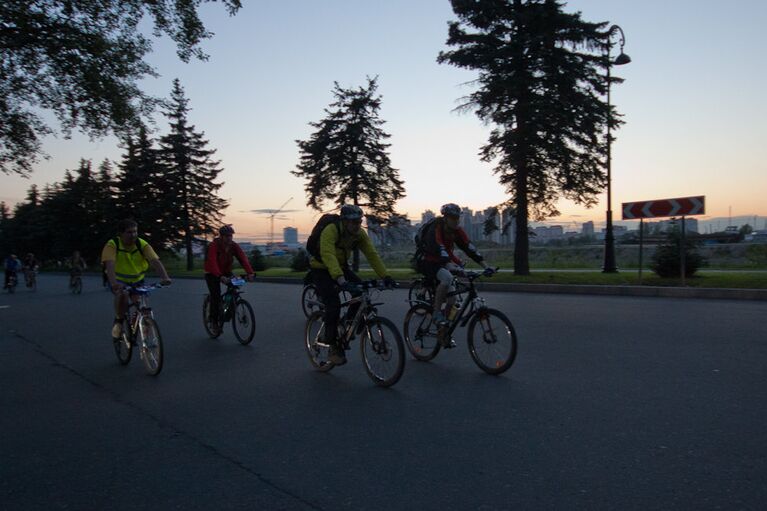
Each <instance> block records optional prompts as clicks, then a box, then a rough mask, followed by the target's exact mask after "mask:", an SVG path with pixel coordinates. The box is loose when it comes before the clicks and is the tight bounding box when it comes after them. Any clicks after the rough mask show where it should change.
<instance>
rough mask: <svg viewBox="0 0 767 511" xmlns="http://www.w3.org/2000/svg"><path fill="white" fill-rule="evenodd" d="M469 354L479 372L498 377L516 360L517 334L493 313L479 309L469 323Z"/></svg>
mask: <svg viewBox="0 0 767 511" xmlns="http://www.w3.org/2000/svg"><path fill="white" fill-rule="evenodd" d="M467 341H468V344H469V353H471V358H472V359H473V360H474V363H476V364H477V365H478V366H479V368H480V369H482V370H483V371H485V372H486V373H488V374H501V373H503V372H504V371H506V370H507V369H508V368H509V367H511V364H513V363H514V359H515V358H516V357H517V333H516V332H515V331H514V326H513V325H512V324H511V321H509V319H508V318H507V317H506V316H505V315H504V314H503V313H502V312H500V311H497V310H495V309H480V310H478V311H477V312H476V313H474V316H473V317H472V318H471V321H470V322H469V328H468V332H467Z"/></svg>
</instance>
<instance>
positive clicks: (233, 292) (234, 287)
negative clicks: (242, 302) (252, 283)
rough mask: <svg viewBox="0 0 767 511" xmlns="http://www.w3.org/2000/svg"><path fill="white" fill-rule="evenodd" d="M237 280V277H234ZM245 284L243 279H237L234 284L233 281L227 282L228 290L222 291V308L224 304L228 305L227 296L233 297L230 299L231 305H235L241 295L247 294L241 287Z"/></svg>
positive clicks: (222, 319) (222, 318)
mask: <svg viewBox="0 0 767 511" xmlns="http://www.w3.org/2000/svg"><path fill="white" fill-rule="evenodd" d="M232 280H235V279H232ZM243 285H245V281H242V280H236V281H235V283H234V284H232V282H231V281H230V282H227V284H226V291H224V292H223V293H221V308H222V309H223V308H224V305H226V302H227V296H231V299H230V301H229V303H230V305H234V304H236V303H237V300H238V299H239V298H240V295H242V294H245V291H242V290H241V289H240V288H241V287H242V286H243ZM221 312H222V314H221V322H222V323H223V322H224V314H223V312H224V311H223V310H222V311H221Z"/></svg>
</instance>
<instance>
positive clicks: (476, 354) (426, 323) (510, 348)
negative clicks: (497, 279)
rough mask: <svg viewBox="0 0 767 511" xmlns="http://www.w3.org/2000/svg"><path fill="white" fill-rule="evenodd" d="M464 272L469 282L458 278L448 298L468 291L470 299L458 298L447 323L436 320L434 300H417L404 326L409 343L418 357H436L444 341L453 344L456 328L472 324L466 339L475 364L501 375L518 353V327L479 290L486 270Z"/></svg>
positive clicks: (491, 372) (467, 297) (423, 359)
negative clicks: (516, 328) (481, 294)
mask: <svg viewBox="0 0 767 511" xmlns="http://www.w3.org/2000/svg"><path fill="white" fill-rule="evenodd" d="M463 275H464V276H465V277H466V279H467V283H463V282H461V281H459V280H458V279H457V278H455V279H454V280H453V282H454V284H455V287H456V289H455V291H452V292H450V293H448V297H453V296H455V297H459V296H461V295H462V294H463V293H465V294H467V296H466V300H463V301H461V300H460V299H458V300H456V302H455V305H454V306H453V308H454V309H455V311H454V313H451V314H449V315H448V318H447V319H448V322H447V324H446V325H437V324H436V323H435V322H434V320H433V317H432V316H433V313H434V307H433V304H432V303H431V302H426V301H416V303H415V305H413V306H412V307H410V310H408V312H407V314H406V315H405V322H404V327H403V331H404V335H405V344H406V345H407V347H408V350H409V351H410V353H411V355H412V356H413V357H414V358H415V359H417V360H421V361H428V360H432V359H433V358H434V357H436V356H437V354H438V353H439V350H440V349H441V348H442V347H443V346H442V343H441V342H440V340H442V341H443V342H445V341H446V340H450V344H452V340H453V337H452V336H453V333H454V332H455V330H456V328H458V327H459V326H461V327H467V326H468V329H467V332H466V341H467V344H468V346H469V353H470V354H471V358H472V360H474V363H476V364H477V366H479V368H480V369H482V370H483V371H485V372H486V373H488V374H501V373H503V372H505V371H506V370H508V369H509V367H511V365H512V364H513V363H514V359H515V358H516V356H517V334H516V332H515V331H514V326H513V325H512V324H511V321H509V319H508V318H507V317H506V316H505V315H504V314H503V313H502V312H501V311H498V310H496V309H491V308H489V307H487V306H486V305H485V300H484V299H483V298H481V297H480V296H479V294H478V293H477V289H476V287H475V285H474V281H475V280H476V279H478V278H479V277H481V276H483V273H481V272H473V271H470V272H465V273H463ZM451 312H452V311H451ZM453 314H454V316H453ZM450 316H453V317H450ZM445 344H446V345H447V344H448V343H447V342H445ZM445 347H447V346H445Z"/></svg>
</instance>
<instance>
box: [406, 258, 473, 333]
mask: <svg viewBox="0 0 767 511" xmlns="http://www.w3.org/2000/svg"><path fill="white" fill-rule="evenodd" d="M481 275H482V274H481V273H476V274H475V273H471V274H469V275H468V279H469V283H468V284H464V283H463V282H461V281H459V280H458V277H453V284H454V285H455V291H450V292H449V293H448V294H447V296H446V297H445V298H446V300H445V301H446V302H447V298H451V297H453V296H460V295H462V294H464V293H467V296H466V299H465V300H463V303H462V304H461V308H460V309H458V313H456V315H455V318H453V319H452V320H451V321H450V323H449V325H448V328H447V331H446V333H445V335H446V336H451V337H452V335H453V332H455V330H456V329H457V328H458V327H459V326H460V327H465V326H466V325H467V324H468V323H469V321H470V320H471V317H472V316H473V315H474V314H475V313H476V312H477V311H478V310H479V309H481V308H482V307H484V306H485V299H484V298H481V297H480V296H479V293H477V288H476V287H475V286H474V280H475V279H477V278H478V277H480V276H481ZM414 301H415V302H416V303H420V304H423V305H427V306H429V307H433V305H434V304H432V303H429V302H425V301H423V300H414ZM467 311H468V312H467Z"/></svg>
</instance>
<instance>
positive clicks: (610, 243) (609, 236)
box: [602, 25, 631, 273]
mask: <svg viewBox="0 0 767 511" xmlns="http://www.w3.org/2000/svg"><path fill="white" fill-rule="evenodd" d="M615 32H620V37H621V39H620V45H621V52H620V55H618V56H617V57H616V58H615V60H614V61H611V60H610V50H611V49H612V47H613V45H612V42H610V38H612V36H613V34H614V33H615ZM625 43H626V36H625V35H624V34H623V29H622V28H621V27H619V26H618V25H613V26H611V27H610V30H609V31H608V32H607V226H606V228H605V260H604V265H603V267H602V273H616V272H617V271H618V267H617V266H616V264H615V236H614V235H613V211H612V203H613V202H612V201H613V196H612V157H611V153H610V146H612V142H613V139H612V135H611V134H610V129H611V127H612V112H611V109H610V69H611V68H612V66H613V65H616V66H622V65H624V64H628V63H629V62H631V57H629V56H628V55H626V54H625V53H623V45H624V44H625Z"/></svg>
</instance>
